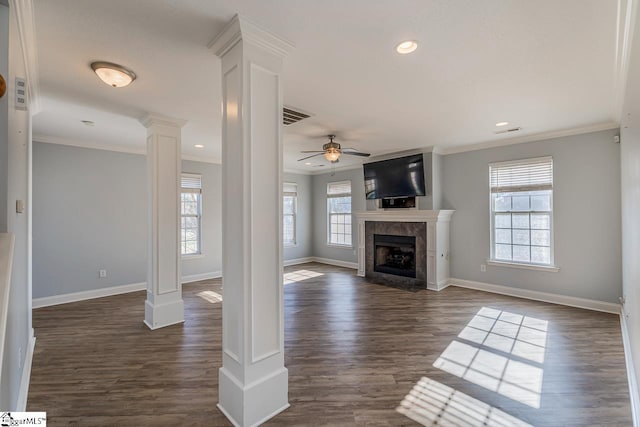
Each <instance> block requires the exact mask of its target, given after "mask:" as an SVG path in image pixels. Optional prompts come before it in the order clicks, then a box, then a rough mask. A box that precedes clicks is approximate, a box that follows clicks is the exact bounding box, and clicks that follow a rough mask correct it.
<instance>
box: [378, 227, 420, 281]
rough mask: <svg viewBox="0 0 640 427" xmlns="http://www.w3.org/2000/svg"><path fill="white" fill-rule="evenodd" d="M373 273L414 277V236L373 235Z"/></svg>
mask: <svg viewBox="0 0 640 427" xmlns="http://www.w3.org/2000/svg"><path fill="white" fill-rule="evenodd" d="M373 242H374V257H373V261H374V264H373V271H377V272H379V273H386V274H393V275H396V276H403V277H413V278H415V277H416V238H415V236H392V235H387V234H374V235H373Z"/></svg>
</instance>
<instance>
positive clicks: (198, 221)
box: [180, 173, 202, 255]
mask: <svg viewBox="0 0 640 427" xmlns="http://www.w3.org/2000/svg"><path fill="white" fill-rule="evenodd" d="M180 187H181V189H180V192H181V195H180V211H181V222H182V224H181V233H180V234H181V250H182V255H196V254H200V253H202V252H201V239H202V237H201V235H202V175H197V174H190V173H185V174H182V179H181V181H180Z"/></svg>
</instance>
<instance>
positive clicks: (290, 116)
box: [282, 107, 311, 126]
mask: <svg viewBox="0 0 640 427" xmlns="http://www.w3.org/2000/svg"><path fill="white" fill-rule="evenodd" d="M309 117H311V115H310V114H307V113H303V112H302V111H299V110H294V109H293V108H291V107H284V108H282V123H283V124H284V125H285V126H289V125H292V124H294V123H297V122H299V121H300V120H304V119H306V118H309Z"/></svg>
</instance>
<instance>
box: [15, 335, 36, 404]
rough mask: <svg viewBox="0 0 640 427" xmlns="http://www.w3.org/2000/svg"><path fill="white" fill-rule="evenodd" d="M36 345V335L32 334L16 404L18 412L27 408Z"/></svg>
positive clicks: (25, 356)
mask: <svg viewBox="0 0 640 427" xmlns="http://www.w3.org/2000/svg"><path fill="white" fill-rule="evenodd" d="M35 346H36V337H34V336H33V335H31V337H30V338H29V344H28V348H27V352H26V354H25V355H24V362H23V364H22V366H23V368H22V378H21V380H20V391H19V393H18V402H17V404H16V412H25V411H26V410H27V398H28V397H29V383H30V382H31V364H32V362H33V349H34V348H35Z"/></svg>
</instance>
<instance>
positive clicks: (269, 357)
mask: <svg viewBox="0 0 640 427" xmlns="http://www.w3.org/2000/svg"><path fill="white" fill-rule="evenodd" d="M209 47H210V48H211V49H213V51H214V52H215V54H216V55H217V56H219V57H220V58H221V59H222V61H221V62H222V200H223V202H222V224H223V227H222V230H223V231H222V254H223V255H222V272H223V285H224V287H223V306H222V307H223V309H222V349H223V354H222V368H220V372H219V380H220V390H219V403H218V408H220V410H221V411H222V412H223V413H224V414H225V415H226V416H227V418H229V420H230V421H231V422H232V423H233V424H234V425H237V426H253V425H258V424H260V423H262V422H264V421H266V420H268V419H269V418H271V417H273V416H274V415H276V414H278V413H279V412H281V411H283V410H284V409H286V408H287V407H289V402H288V377H289V376H288V371H287V369H286V368H285V367H284V326H283V323H284V316H283V295H282V291H283V279H282V76H281V73H282V62H283V58H284V56H285V55H286V53H287V52H288V51H290V50H291V49H292V48H293V46H292V45H291V44H290V43H289V42H287V41H285V40H282V39H280V38H278V37H277V36H274V35H273V34H271V33H269V32H268V31H265V30H263V29H261V28H259V27H257V26H256V25H255V24H252V23H250V22H247V21H246V20H245V19H244V18H242V17H239V16H238V15H236V16H235V17H234V18H233V19H232V20H231V22H230V23H229V24H228V25H227V27H226V28H225V29H224V30H223V31H222V33H220V34H219V35H218V36H217V37H216V38H215V39H214V40H213V41H212V42H211V43H210V44H209Z"/></svg>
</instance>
